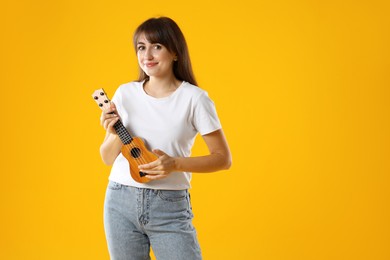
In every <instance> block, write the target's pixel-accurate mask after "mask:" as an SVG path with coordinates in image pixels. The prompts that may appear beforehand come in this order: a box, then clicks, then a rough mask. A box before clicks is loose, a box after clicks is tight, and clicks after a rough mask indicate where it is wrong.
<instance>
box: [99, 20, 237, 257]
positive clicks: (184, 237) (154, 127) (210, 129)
mask: <svg viewBox="0 0 390 260" xmlns="http://www.w3.org/2000/svg"><path fill="white" fill-rule="evenodd" d="M133 41H134V46H135V50H136V54H137V57H138V63H139V67H140V76H139V79H138V81H134V82H130V83H127V84H123V85H121V86H120V87H119V88H118V89H117V91H116V93H115V95H114V97H113V99H112V104H111V107H110V108H108V109H105V110H104V111H103V112H102V116H101V124H102V126H103V127H104V129H105V130H106V136H105V139H104V141H103V143H102V145H101V147H100V153H101V156H102V159H103V161H104V163H106V164H107V165H113V166H112V169H111V174H110V177H109V180H110V182H109V185H108V188H107V193H106V199H105V211H104V224H105V232H106V238H107V243H108V249H109V253H110V256H111V259H150V257H149V251H150V246H151V247H152V249H153V252H154V254H155V255H156V257H157V259H159V260H160V259H161V260H174V259H183V260H184V259H185V260H191V259H201V252H200V248H199V244H198V241H197V237H196V231H195V229H194V227H193V225H192V217H193V215H192V208H191V204H190V197H189V193H188V189H189V188H190V180H191V173H192V172H199V173H202V172H203V173H205V172H214V171H218V170H223V169H228V168H229V167H230V165H231V154H230V151H229V147H228V144H227V142H226V139H225V137H224V134H223V131H222V128H221V124H220V121H219V119H218V116H217V113H216V110H215V107H214V103H213V102H212V101H211V100H210V98H209V97H208V95H207V93H206V92H205V91H204V90H202V89H200V88H198V87H197V83H196V81H195V78H194V76H193V72H192V67H191V62H190V58H189V54H188V48H187V44H186V41H185V39H184V36H183V34H182V32H181V30H180V29H179V27H178V26H177V24H176V23H175V22H174V21H173V20H172V19H170V18H167V17H160V18H152V19H149V20H147V21H145V22H144V23H142V24H141V25H140V26H139V27H138V28H137V30H136V31H135V34H134V38H133ZM119 119H120V120H121V121H122V123H123V125H124V126H125V127H126V128H127V129H128V130H129V132H130V133H131V134H132V135H133V136H138V137H141V138H142V139H143V140H144V142H145V144H146V146H147V147H148V148H150V149H152V150H153V152H154V153H155V154H156V155H157V156H158V159H156V160H155V161H152V162H150V163H146V164H143V165H140V166H139V169H140V171H142V172H143V173H145V174H146V177H147V178H148V179H150V180H151V181H150V182H147V183H139V182H136V181H135V180H133V179H132V177H131V176H130V174H129V163H128V161H127V160H126V158H124V156H123V155H122V154H121V147H122V142H121V140H120V138H119V137H118V135H117V134H116V132H115V129H114V127H113V126H114V124H115V123H116V122H117V121H118V120H119ZM197 133H200V134H201V135H202V137H203V140H204V141H205V143H206V145H207V146H208V149H209V154H208V155H205V156H199V157H190V154H191V148H192V145H193V143H194V139H195V136H196V135H197Z"/></svg>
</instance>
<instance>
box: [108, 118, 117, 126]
mask: <svg viewBox="0 0 390 260" xmlns="http://www.w3.org/2000/svg"><path fill="white" fill-rule="evenodd" d="M118 120H119V118H118V117H117V118H113V119H108V120H106V121H109V123H108V125H107V128H112V127H114V125H115V123H116V122H117V121H118Z"/></svg>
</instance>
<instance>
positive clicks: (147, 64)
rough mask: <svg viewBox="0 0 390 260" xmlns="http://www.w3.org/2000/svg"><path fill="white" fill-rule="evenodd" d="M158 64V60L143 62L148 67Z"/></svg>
mask: <svg viewBox="0 0 390 260" xmlns="http://www.w3.org/2000/svg"><path fill="white" fill-rule="evenodd" d="M157 64H158V62H148V63H145V66H146V67H148V68H151V67H154V66H156V65H157Z"/></svg>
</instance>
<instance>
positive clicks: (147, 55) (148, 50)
mask: <svg viewBox="0 0 390 260" xmlns="http://www.w3.org/2000/svg"><path fill="white" fill-rule="evenodd" d="M144 57H145V59H147V60H152V59H153V53H152V49H151V48H146V50H145V56H144Z"/></svg>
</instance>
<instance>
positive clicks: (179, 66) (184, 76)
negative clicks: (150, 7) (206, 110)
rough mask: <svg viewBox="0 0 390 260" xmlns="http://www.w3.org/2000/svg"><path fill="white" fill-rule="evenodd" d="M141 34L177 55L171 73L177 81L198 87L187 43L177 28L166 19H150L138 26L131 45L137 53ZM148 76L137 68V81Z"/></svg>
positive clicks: (172, 22)
mask: <svg viewBox="0 0 390 260" xmlns="http://www.w3.org/2000/svg"><path fill="white" fill-rule="evenodd" d="M141 34H145V37H146V39H147V40H148V41H149V42H150V43H159V44H162V45H164V46H165V47H166V48H167V49H168V51H169V52H171V53H175V54H176V55H177V61H175V62H174V63H173V73H174V75H175V77H176V78H177V79H178V80H181V81H187V82H188V83H191V84H193V85H196V86H197V85H198V84H197V82H196V80H195V76H194V73H193V71H192V65H191V60H190V55H189V52H188V47H187V42H186V40H185V38H184V35H183V33H182V31H181V30H180V28H179V26H178V25H177V24H176V22H175V21H173V20H172V19H171V18H168V17H159V18H150V19H148V20H146V21H145V22H143V23H142V24H141V25H140V26H138V28H137V30H136V31H135V33H134V36H133V44H134V48H135V51H136V52H137V42H138V38H139V37H140V36H141ZM148 79H149V76H148V75H147V74H146V73H145V72H144V71H143V70H142V69H141V68H139V77H138V80H139V81H143V80H148Z"/></svg>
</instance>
